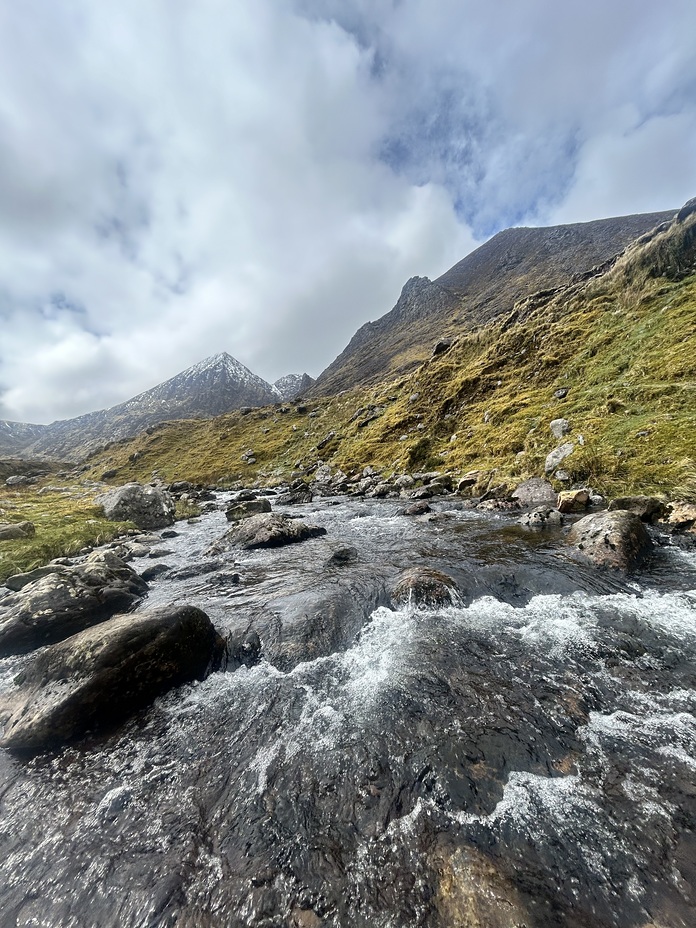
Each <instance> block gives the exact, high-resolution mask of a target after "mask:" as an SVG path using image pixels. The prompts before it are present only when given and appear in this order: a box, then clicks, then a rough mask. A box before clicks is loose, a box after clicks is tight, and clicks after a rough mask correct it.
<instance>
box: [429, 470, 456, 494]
mask: <svg viewBox="0 0 696 928" xmlns="http://www.w3.org/2000/svg"><path fill="white" fill-rule="evenodd" d="M428 486H429V487H430V489H431V490H435V491H436V492H437V493H451V492H452V490H453V489H454V478H453V477H452V475H451V474H441V475H440V476H439V477H435V479H434V480H431V481H430V483H429V485H428Z"/></svg>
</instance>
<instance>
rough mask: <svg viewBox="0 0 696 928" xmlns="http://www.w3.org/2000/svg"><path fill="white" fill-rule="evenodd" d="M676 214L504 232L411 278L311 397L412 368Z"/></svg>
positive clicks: (591, 266) (578, 274)
mask: <svg viewBox="0 0 696 928" xmlns="http://www.w3.org/2000/svg"><path fill="white" fill-rule="evenodd" d="M674 213H675V211H674V210H671V211H668V212H660V213H644V214H640V215H635V216H622V217H618V218H614V219H600V220H597V221H594V222H583V223H575V224H573V225H564V226H551V227H549V228H538V229H530V228H521V229H506V230H505V231H504V232H500V233H498V235H495V236H494V237H493V238H492V239H490V240H489V241H488V242H486V243H485V244H484V245H482V246H481V247H480V248H477V249H476V250H475V251H473V252H472V253H471V254H469V255H467V256H466V257H465V258H464V259H463V260H462V261H459V262H458V263H457V264H455V265H454V267H452V268H450V270H449V271H447V272H446V273H445V274H443V275H442V276H441V277H438V279H437V280H435V281H430V280H429V279H428V278H427V277H413V278H411V280H409V281H408V282H407V283H406V285H405V286H404V288H403V291H402V293H401V296H400V297H399V300H398V302H397V303H396V306H395V307H394V308H393V309H392V310H391V312H389V313H387V314H386V315H385V316H382V317H381V318H380V319H378V320H377V321H376V322H368V323H366V324H365V325H364V326H362V328H360V329H359V330H358V332H356V334H355V335H354V336H353V338H352V339H351V341H350V343H349V344H348V346H347V347H346V348H345V350H344V351H343V352H342V353H341V354H340V355H339V356H338V357H337V358H336V360H335V361H333V362H332V363H331V364H330V365H329V366H328V367H327V368H326V370H325V371H323V373H322V374H320V376H319V377H318V378H317V382H316V384H315V385H314V386H313V387H312V388H311V389H310V390H309V391H308V392H309V395H311V396H326V395H329V394H332V393H337V392H339V391H340V390H346V389H350V388H351V387H355V386H357V385H359V384H363V385H364V384H370V383H376V382H377V381H379V380H381V379H384V377H389V376H392V377H393V376H397V375H399V374H403V373H406V372H408V371H409V370H413V368H415V367H417V366H418V365H419V364H420V363H422V362H423V361H425V360H426V359H427V358H428V357H429V356H430V354H431V353H432V350H433V347H434V345H435V344H436V343H437V342H438V341H440V340H442V339H448V338H454V337H456V336H457V335H460V334H461V333H462V332H464V331H466V330H467V329H471V328H472V326H479V325H483V324H486V323H488V322H491V321H493V320H494V319H496V318H498V317H500V316H501V315H503V314H505V313H508V312H510V310H511V309H512V307H513V305H514V303H515V302H516V301H517V300H519V299H521V298H523V297H526V296H530V295H531V294H533V293H536V292H538V291H546V290H552V289H556V288H558V287H563V286H566V285H568V284H569V283H570V282H571V281H572V280H573V279H575V278H578V277H582V276H583V275H586V274H588V273H590V272H592V270H593V269H594V268H596V267H597V266H602V265H604V264H606V263H607V262H608V261H610V260H612V259H613V258H615V257H616V255H618V254H619V253H620V252H622V251H623V250H624V248H626V246H627V245H628V244H630V242H632V241H633V240H634V239H636V238H638V237H639V236H640V235H643V234H644V233H646V232H648V231H649V230H650V229H653V228H654V227H655V226H657V225H659V224H660V223H662V222H665V221H669V220H671V219H672V218H673V216H674Z"/></svg>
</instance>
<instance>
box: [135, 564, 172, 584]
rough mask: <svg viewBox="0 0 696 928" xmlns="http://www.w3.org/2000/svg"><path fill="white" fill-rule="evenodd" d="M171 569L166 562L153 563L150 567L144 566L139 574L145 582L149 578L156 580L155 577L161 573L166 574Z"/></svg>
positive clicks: (148, 580)
mask: <svg viewBox="0 0 696 928" xmlns="http://www.w3.org/2000/svg"><path fill="white" fill-rule="evenodd" d="M170 570H171V567H170V566H169V565H168V564H153V565H152V567H146V568H145V570H143V571H142V572H141V574H140V576H141V577H142V578H143V580H145V581H146V582H147V583H149V582H150V580H156V579H157V577H161V576H162V575H163V574H168V573H169V571H170Z"/></svg>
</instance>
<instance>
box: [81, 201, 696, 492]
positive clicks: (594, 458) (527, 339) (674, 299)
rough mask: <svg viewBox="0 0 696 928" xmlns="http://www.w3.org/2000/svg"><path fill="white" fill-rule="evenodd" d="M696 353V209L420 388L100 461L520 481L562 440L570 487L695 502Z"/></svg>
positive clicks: (212, 427) (122, 466)
mask: <svg viewBox="0 0 696 928" xmlns="http://www.w3.org/2000/svg"><path fill="white" fill-rule="evenodd" d="M413 289H414V290H415V291H416V293H417V292H418V290H419V285H415V286H414V287H413ZM407 292H408V291H407ZM402 308H404V309H405V311H408V304H406V306H405V307H402ZM694 345H696V203H695V204H690V205H687V207H685V208H684V209H683V210H681V211H680V212H679V214H678V216H677V218H676V219H675V220H674V222H672V223H671V224H669V225H668V227H666V228H661V229H660V230H659V231H656V232H652V233H648V234H646V235H643V236H642V237H640V238H639V239H637V240H636V241H635V242H634V243H633V244H632V245H631V246H630V247H628V248H627V249H626V251H625V253H624V254H623V255H622V256H621V257H620V258H619V259H618V260H617V261H616V262H614V263H613V265H612V266H611V267H609V268H608V269H606V270H605V271H604V272H602V273H597V274H596V275H595V276H592V277H590V278H588V279H584V280H582V279H581V280H577V281H576V282H575V283H572V284H569V285H568V286H566V287H564V288H561V289H558V290H553V291H550V292H548V291H547V292H546V293H545V294H537V295H536V296H533V297H525V298H524V299H521V300H519V301H518V302H517V303H516V304H514V305H513V306H511V307H509V311H508V312H507V313H505V314H503V315H501V316H499V317H498V318H494V319H493V320H492V321H490V322H489V323H488V324H487V325H483V326H479V327H478V328H476V329H475V330H473V331H472V330H467V331H465V332H464V333H463V334H461V335H460V336H459V337H458V338H457V339H456V340H455V341H454V343H453V344H452V345H451V347H450V348H449V350H446V351H444V352H442V353H439V354H437V355H436V356H434V357H431V358H429V359H428V360H427V361H426V362H425V363H423V364H421V365H420V366H419V367H418V368H417V369H416V370H414V371H412V372H411V373H410V374H408V375H404V376H400V377H397V378H393V377H389V376H388V375H387V376H386V377H385V378H384V380H382V381H381V382H379V383H377V384H375V385H373V386H368V387H356V388H354V389H352V390H349V391H347V392H345V393H343V394H341V395H335V396H331V397H323V396H318V397H314V398H307V397H306V396H305V397H304V398H303V400H302V401H301V402H297V401H295V402H293V403H288V404H286V405H284V406H282V407H275V408H265V409H259V410H255V411H253V412H252V413H250V414H248V415H246V416H243V417H242V416H240V415H239V414H238V413H232V414H228V415H225V416H222V417H220V418H218V419H213V420H209V421H206V422H197V423H189V422H186V423H178V424H177V423H172V424H171V425H167V426H164V427H162V428H160V429H159V430H158V432H157V434H156V435H152V436H148V435H141V436H140V437H139V438H137V439H136V440H134V441H132V442H129V443H127V444H126V445H124V446H122V447H114V448H112V449H109V450H108V451H107V452H105V453H104V454H101V455H99V456H98V457H96V458H94V459H93V460H92V461H91V474H92V475H93V476H95V477H99V476H101V474H102V473H103V472H104V471H105V470H112V469H113V470H115V471H116V476H115V477H114V481H115V482H121V483H123V482H126V481H127V480H129V479H133V478H140V479H147V478H148V477H149V475H150V474H151V472H152V470H153V469H154V468H157V469H158V470H159V471H160V473H161V474H162V476H163V478H164V479H167V480H175V479H182V478H187V479H196V480H201V481H206V482H207V481H211V482H212V481H217V480H219V479H221V478H222V479H223V480H224V481H228V480H229V481H233V480H236V479H240V480H243V481H244V482H245V483H247V484H248V483H249V482H251V481H253V480H254V479H259V480H261V481H262V482H272V481H273V480H278V479H280V478H281V477H285V478H287V477H289V476H291V475H292V474H293V473H295V475H296V476H299V475H302V474H308V473H312V472H313V469H314V468H316V467H317V466H319V462H324V463H326V464H328V465H329V466H330V467H331V468H332V469H333V470H335V469H336V468H340V469H342V470H344V471H345V472H346V473H351V472H355V471H356V470H359V469H362V468H363V467H364V466H366V465H373V466H375V467H378V468H381V469H383V471H384V472H385V473H393V472H397V473H399V472H403V471H413V470H414V469H415V470H427V469H431V468H434V469H439V470H446V471H448V472H450V473H452V474H455V475H456V474H458V473H459V474H462V473H465V472H466V471H468V470H471V469H476V470H477V471H479V472H480V473H481V474H487V475H489V477H490V479H491V480H493V481H498V482H504V481H511V482H519V481H520V480H522V479H525V478H526V477H530V476H539V475H542V474H544V470H545V461H546V458H547V455H548V454H549V452H551V451H552V450H554V448H556V447H557V446H558V445H559V444H560V443H561V441H563V442H564V443H568V444H571V445H572V451H571V453H570V454H569V455H568V456H567V458H566V459H565V460H564V462H563V469H564V470H565V471H566V474H567V480H568V481H570V482H575V481H582V482H588V483H590V484H591V485H592V486H594V487H596V488H598V489H602V490H605V491H607V492H613V491H617V490H620V491H624V490H627V489H632V490H646V491H651V492H654V491H665V492H678V491H679V488H681V489H682V490H683V491H684V492H685V493H686V492H688V493H689V494H691V495H696V352H694V350H693V347H694ZM557 419H565V420H566V422H567V426H564V428H567V433H566V434H565V435H564V437H563V439H562V440H559V439H558V438H557V437H556V435H555V434H554V432H553V431H552V430H551V428H550V423H551V422H552V421H553V420H557ZM250 451H251V452H253V454H251V455H250V454H249V452H250ZM136 452H137V457H136V458H135V459H134V454H135V453H136ZM250 462H252V463H250ZM561 485H562V484H559V486H561Z"/></svg>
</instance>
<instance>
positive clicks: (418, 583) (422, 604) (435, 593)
mask: <svg viewBox="0 0 696 928" xmlns="http://www.w3.org/2000/svg"><path fill="white" fill-rule="evenodd" d="M391 601H392V604H393V605H394V606H396V607H403V606H415V607H416V608H425V609H436V608H437V607H438V606H453V605H456V604H457V603H458V602H459V601H460V600H459V591H458V589H457V584H456V583H455V581H454V580H453V579H452V577H449V576H448V575H447V574H445V573H442V572H441V571H439V570H432V569H431V568H428V567H413V568H411V569H410V570H407V571H405V572H404V573H403V574H402V575H401V576H400V577H399V578H398V579H397V581H396V583H395V584H394V586H393V587H392V591H391Z"/></svg>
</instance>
